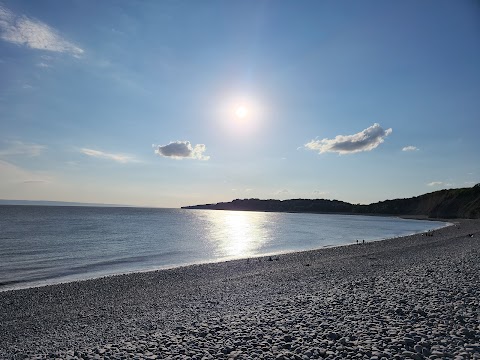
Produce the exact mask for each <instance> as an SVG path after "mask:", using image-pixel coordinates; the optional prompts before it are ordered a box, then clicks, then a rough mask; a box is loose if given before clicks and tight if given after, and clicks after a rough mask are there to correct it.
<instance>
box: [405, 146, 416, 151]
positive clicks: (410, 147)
mask: <svg viewBox="0 0 480 360" xmlns="http://www.w3.org/2000/svg"><path fill="white" fill-rule="evenodd" d="M417 150H418V148H417V147H416V146H412V145H410V146H405V147H404V148H403V149H402V151H417Z"/></svg>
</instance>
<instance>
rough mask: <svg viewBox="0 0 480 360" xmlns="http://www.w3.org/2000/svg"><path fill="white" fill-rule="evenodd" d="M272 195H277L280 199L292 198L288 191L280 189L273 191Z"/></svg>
mask: <svg viewBox="0 0 480 360" xmlns="http://www.w3.org/2000/svg"><path fill="white" fill-rule="evenodd" d="M274 194H275V195H277V196H280V197H286V196H292V195H293V193H292V192H291V191H290V190H288V189H281V190H278V191H275V193H274Z"/></svg>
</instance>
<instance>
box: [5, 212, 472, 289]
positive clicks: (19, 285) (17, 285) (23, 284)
mask: <svg viewBox="0 0 480 360" xmlns="http://www.w3.org/2000/svg"><path fill="white" fill-rule="evenodd" d="M227 211H230V210H227ZM238 211H242V210H238ZM293 213H296V212H293ZM302 214H303V213H302ZM307 214H310V213H307ZM311 214H316V213H311ZM322 215H337V214H334V213H332V214H322ZM341 215H349V216H381V217H385V218H397V219H406V220H419V221H425V220H429V221H433V222H438V223H443V224H444V225H443V226H439V227H438V228H435V229H433V230H428V231H437V230H439V229H442V228H444V227H447V226H451V225H454V223H452V222H451V221H448V220H447V219H430V218H428V219H426V218H421V217H418V216H397V215H386V216H383V215H375V214H371V215H368V214H367V215H363V214H341ZM465 220H468V219H465ZM439 225H440V224H439ZM424 232H425V231H424V230H422V231H418V232H414V233H411V234H408V235H402V236H394V237H391V238H379V239H373V240H367V241H366V242H376V241H384V240H389V239H394V238H401V237H406V236H412V235H416V234H421V233H424ZM355 244H358V243H355V242H351V243H345V244H340V245H330V244H327V245H323V246H320V247H318V248H313V249H306V250H290V251H285V252H271V253H265V254H261V255H257V256H250V257H240V258H234V259H228V260H222V259H220V260H218V261H213V260H212V261H209V260H206V261H200V262H194V263H187V264H178V265H166V266H164V267H155V268H146V269H141V270H132V271H126V272H121V273H111V274H104V275H98V276H93V277H83V276H82V275H81V274H78V275H77V276H76V275H71V276H70V278H68V277H67V278H66V279H63V281H62V280H60V281H58V279H57V278H52V279H46V280H38V281H34V282H32V283H31V284H28V281H16V282H13V283H3V284H0V293H2V292H8V291H17V290H25V289H30V288H38V287H44V286H54V285H61V284H67V283H71V282H78V281H88V280H96V279H102V278H109V277H112V276H122V275H130V274H135V273H145V272H152V271H163V270H171V269H176V268H184V267H188V266H196V265H206V264H218V263H223V262H230V261H237V260H247V259H257V258H262V257H272V256H273V257H278V256H283V255H288V254H292V253H297V252H299V253H302V252H305V251H316V250H322V249H328V248H336V247H343V246H350V245H355ZM56 279H57V281H56Z"/></svg>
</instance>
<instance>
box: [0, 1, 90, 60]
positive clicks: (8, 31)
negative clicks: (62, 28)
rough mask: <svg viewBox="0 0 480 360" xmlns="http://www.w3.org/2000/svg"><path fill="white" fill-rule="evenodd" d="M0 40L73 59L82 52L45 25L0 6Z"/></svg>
mask: <svg viewBox="0 0 480 360" xmlns="http://www.w3.org/2000/svg"><path fill="white" fill-rule="evenodd" d="M0 38H1V39H3V40H5V41H8V42H10V43H13V44H17V45H23V46H27V47H29V48H32V49H39V50H47V51H53V52H60V53H67V54H70V55H73V56H75V57H79V56H81V55H82V54H83V53H84V51H83V49H81V48H80V47H78V46H76V45H75V44H73V43H72V42H70V41H68V40H66V39H64V38H63V37H62V36H61V35H60V34H59V33H58V31H57V30H55V29H54V28H52V27H50V26H49V25H47V24H46V23H44V22H42V21H40V20H37V19H33V18H30V17H28V16H26V15H16V14H14V13H13V12H12V11H10V10H9V9H7V8H6V7H4V6H2V5H0Z"/></svg>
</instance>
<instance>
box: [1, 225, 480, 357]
mask: <svg viewBox="0 0 480 360" xmlns="http://www.w3.org/2000/svg"><path fill="white" fill-rule="evenodd" d="M479 277H480V221H479V220H458V221H456V222H455V225H454V226H450V227H447V228H443V229H440V230H437V231H435V232H434V233H433V236H424V235H423V234H418V235H412V236H407V237H403V238H395V239H389V240H384V241H378V242H372V243H367V244H359V245H350V246H342V247H337V248H327V249H321V250H315V251H307V252H301V253H292V254H287V255H280V256H278V257H277V256H273V257H271V258H270V257H263V258H256V259H248V260H237V261H230V262H224V263H218V264H205V265H194V266H188V267H182V268H176V269H170V270H162V271H155V272H147V273H136V274H129V275H121V276H113V277H107V278H101V279H94V280H88V281H80V282H72V283H67V284H60V285H53V286H46V287H40V288H31V289H24V290H16V291H6V292H0V308H1V312H0V358H2V359H16V358H18V359H21V358H22V359H23V358H32V359H34V358H62V359H80V358H83V359H95V358H111V359H121V358H123V359H127V358H135V359H142V358H146V359H156V358H159V359H163V358H169V359H183V358H192V359H202V358H205V359H227V358H231V359H235V358H236V359H249V358H252V359H254V358H263V359H325V358H329V359H334V358H337V359H382V358H386V359H391V358H397V359H400V358H402V359H403V358H405V359H406V358H409V359H424V358H429V359H433V358H437V359H443V358H455V357H456V358H457V359H480V278H479Z"/></svg>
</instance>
